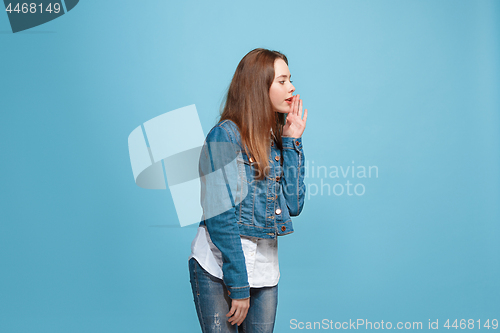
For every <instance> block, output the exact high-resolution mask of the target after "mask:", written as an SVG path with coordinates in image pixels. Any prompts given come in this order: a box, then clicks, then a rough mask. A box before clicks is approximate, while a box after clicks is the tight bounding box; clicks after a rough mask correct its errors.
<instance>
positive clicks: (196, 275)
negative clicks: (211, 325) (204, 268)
mask: <svg viewBox="0 0 500 333" xmlns="http://www.w3.org/2000/svg"><path fill="white" fill-rule="evenodd" d="M194 260H195V261H196V259H194ZM197 265H199V264H198V263H197V262H195V263H194V265H193V266H194V267H193V271H194V281H195V285H196V299H197V302H196V307H197V308H198V311H199V312H200V317H201V318H199V319H200V321H201V324H202V325H201V329H202V331H203V333H205V322H204V321H203V313H201V304H200V286H199V284H198V272H197V271H198V270H197V269H196V268H197Z"/></svg>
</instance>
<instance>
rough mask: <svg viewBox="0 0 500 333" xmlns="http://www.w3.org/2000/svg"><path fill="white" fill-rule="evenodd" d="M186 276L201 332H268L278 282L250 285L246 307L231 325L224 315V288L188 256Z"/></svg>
mask: <svg viewBox="0 0 500 333" xmlns="http://www.w3.org/2000/svg"><path fill="white" fill-rule="evenodd" d="M189 275H190V282H191V288H192V290H193V297H194V304H195V306H196V312H197V314H198V320H199V321H200V326H201V330H202V332H203V333H215V332H217V333H235V332H244V333H256V332H259V333H271V332H273V329H274V320H275V318H276V307H277V305H278V285H276V286H274V287H263V288H250V308H249V309H248V314H247V316H246V318H245V320H244V321H243V323H241V326H239V328H238V326H237V325H236V324H235V325H231V324H230V323H229V321H228V317H226V314H227V313H228V312H229V310H230V309H231V298H229V296H228V295H227V288H226V286H225V285H224V282H223V281H222V280H221V279H218V278H216V277H214V276H212V275H211V274H209V273H208V272H207V271H205V270H204V269H203V267H201V266H200V264H198V262H197V261H196V260H195V259H194V258H191V259H189Z"/></svg>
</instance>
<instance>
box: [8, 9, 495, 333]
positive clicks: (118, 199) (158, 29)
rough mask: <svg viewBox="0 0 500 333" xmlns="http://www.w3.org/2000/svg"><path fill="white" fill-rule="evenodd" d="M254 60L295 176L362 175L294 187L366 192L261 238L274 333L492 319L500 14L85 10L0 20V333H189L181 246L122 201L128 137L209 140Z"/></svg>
mask: <svg viewBox="0 0 500 333" xmlns="http://www.w3.org/2000/svg"><path fill="white" fill-rule="evenodd" d="M255 47H265V48H271V49H275V50H279V51H282V52H284V53H285V54H286V55H287V56H288V58H289V65H290V71H291V73H292V80H293V81H294V85H295V86H296V88H297V91H296V92H297V93H300V94H301V97H302V98H303V100H304V105H305V107H307V108H308V110H309V118H308V121H307V129H306V131H305V133H304V136H303V140H304V149H305V150H304V151H305V154H306V159H307V161H308V162H309V165H311V163H312V162H314V165H316V166H317V165H322V166H326V167H328V168H329V167H330V166H338V167H340V166H343V167H344V168H346V167H347V166H352V165H356V166H359V165H362V166H366V167H368V166H377V167H378V171H379V172H378V177H374V176H373V174H372V177H371V178H366V179H358V178H354V179H353V178H352V177H351V178H349V176H347V178H343V177H342V176H341V177H340V178H336V179H333V178H324V179H320V178H317V177H316V178H315V177H312V176H311V175H310V176H309V177H308V178H307V179H306V183H307V184H308V187H309V191H310V192H309V194H310V193H311V191H312V188H313V187H314V186H315V184H316V186H318V185H319V184H320V182H321V180H322V181H323V182H324V183H328V184H331V185H334V184H336V183H341V184H345V183H346V181H347V180H350V182H351V183H353V184H356V183H363V184H364V186H365V188H366V191H365V193H364V194H363V195H361V196H357V195H353V196H349V195H347V194H346V193H344V194H343V195H340V196H336V195H334V194H331V195H327V194H325V193H324V194H323V195H320V194H319V193H318V195H316V196H310V197H309V198H308V199H307V200H306V203H305V207H304V210H303V212H302V214H301V215H300V216H299V217H297V218H295V219H294V227H295V233H293V234H291V235H288V236H285V237H282V238H280V239H279V253H280V271H281V278H280V284H279V306H278V315H277V321H276V329H275V331H276V332H288V331H292V330H291V329H290V320H292V319H296V320H297V321H301V322H308V321H309V322H312V321H321V320H322V319H325V318H326V319H329V320H333V321H334V322H336V321H339V322H343V321H349V319H351V320H356V319H358V318H362V319H367V320H369V321H371V322H380V321H381V320H384V322H387V321H391V322H392V323H393V325H394V326H395V325H396V323H397V322H398V321H401V322H406V321H410V322H413V321H420V322H422V323H423V326H424V329H425V330H427V325H428V320H429V319H431V321H435V320H436V319H439V326H440V330H446V329H444V328H442V325H443V324H444V322H445V321H446V319H452V320H454V319H474V320H478V319H480V320H481V323H484V321H485V320H486V319H490V321H491V319H493V318H496V319H500V302H499V296H500V286H499V276H500V242H499V238H500V227H499V221H500V209H499V203H500V177H499V170H500V128H499V125H500V112H499V111H500V97H499V91H500V66H499V65H500V61H499V59H500V2H498V1H486V0H481V1H464V0H460V1H451V0H442V1H434V0H433V1H424V0H421V1H401V0H397V1H396V0H394V1H390V0H378V1H360V0H355V1H337V0H335V1H333V0H332V1H290V0H288V1H271V2H264V1H252V2H240V1H210V2H206V1H177V2H173V1H169V2H166V1H159V0H153V1H147V2H139V1H118V0H113V1H95V0H94V1H92V0H87V1H80V3H79V4H78V5H77V6H76V7H75V8H74V9H73V10H72V11H71V12H70V13H68V14H66V15H63V16H61V17H60V18H58V19H56V20H54V21H51V22H48V23H46V24H44V25H41V26H38V27H35V28H33V29H30V30H27V31H25V32H20V33H16V34H13V33H12V32H11V30H10V26H9V22H8V18H7V13H4V14H0V50H1V52H0V61H1V65H0V66H1V67H0V68H1V70H0V101H1V102H0V109H1V115H2V121H1V127H0V133H1V141H0V145H1V146H0V149H1V152H2V163H1V169H0V170H1V176H2V185H1V198H0V199H1V201H0V209H1V210H0V214H1V215H0V219H1V224H0V269H1V273H0V332H198V331H199V324H198V321H197V317H196V312H195V308H194V304H193V300H192V294H191V289H190V284H189V274H188V266H187V258H188V256H189V253H190V244H191V241H192V239H193V237H194V235H195V233H196V228H194V227H186V228H180V227H178V225H179V223H178V219H177V215H176V212H175V208H174V205H173V202H172V199H171V196H170V192H169V191H168V190H166V191H165V190H164V191H160V190H145V189H142V188H139V187H138V186H137V185H135V183H134V179H133V175H132V170H131V166H130V160H129V156H128V147H127V137H128V135H129V134H130V132H131V131H132V130H133V129H134V128H136V127H137V126H139V125H140V124H142V123H144V122H145V121H147V120H149V119H151V118H153V117H155V116H158V115H160V114H163V113H165V112H167V111H170V110H174V109H177V108H180V107H183V106H186V105H190V104H196V107H197V109H198V113H199V115H200V119H201V123H202V126H203V129H204V131H205V133H207V132H208V131H209V130H210V128H211V127H212V126H213V125H214V124H215V123H216V121H217V116H218V110H219V106H220V103H221V101H222V97H223V95H224V91H225V89H226V88H227V86H228V84H229V82H230V80H231V77H232V74H233V73H234V70H235V68H236V65H237V64H238V62H239V60H240V59H241V58H242V57H243V56H244V55H245V54H246V53H247V52H248V51H250V50H251V49H253V48H255ZM172 144H175V142H172ZM353 161H354V163H353ZM482 329H484V328H482ZM454 330H455V329H452V331H454ZM474 330H477V322H476V324H475V329H474ZM467 331H471V330H467Z"/></svg>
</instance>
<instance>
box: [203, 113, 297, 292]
mask: <svg viewBox="0 0 500 333" xmlns="http://www.w3.org/2000/svg"><path fill="white" fill-rule="evenodd" d="M214 143H217V144H219V145H220V144H226V146H225V147H227V149H226V148H224V150H225V151H226V152H224V154H223V155H224V156H223V158H221V157H220V156H221V155H220V154H217V153H216V152H215V149H210V148H208V147H210V146H211V145H213V144H214ZM282 143H283V150H282V151H280V149H279V148H278V147H277V144H276V142H274V141H271V142H270V146H271V151H270V156H269V171H270V172H269V177H266V178H265V179H263V180H257V179H255V173H256V169H255V168H254V167H255V161H254V160H253V159H252V158H251V157H249V156H248V155H247V154H246V152H245V150H244V149H243V147H242V144H241V137H240V133H239V130H238V126H237V125H236V124H235V123H234V122H232V121H231V120H223V121H220V122H219V123H218V124H217V125H216V126H214V128H212V130H211V131H210V132H209V133H208V135H207V137H206V139H205V146H204V149H203V150H202V153H201V156H200V179H202V186H201V187H202V199H201V201H202V207H203V213H204V216H203V218H202V221H201V223H200V225H206V227H207V230H208V232H209V234H210V238H211V240H212V242H213V243H214V245H215V246H217V248H218V249H219V250H220V252H221V254H222V262H223V264H222V272H223V279H224V284H225V285H226V287H227V288H228V291H229V295H230V297H231V298H232V299H242V298H247V297H249V296H250V286H249V284H248V277H247V272H246V265H245V257H244V254H243V250H242V248H241V239H240V235H244V236H251V237H259V238H275V237H277V236H282V235H287V234H290V233H292V232H293V226H292V220H291V219H290V216H297V215H299V214H300V212H301V211H302V207H303V205H304V196H305V185H304V153H303V150H302V139H301V138H298V139H296V138H290V137H282ZM205 147H207V149H205ZM229 150H231V151H230V152H229V153H227V152H228V151H229ZM226 153H227V154H226ZM228 156H229V157H228ZM233 158H234V160H233ZM223 159H226V161H220V160H223ZM230 160H233V162H236V163H233V165H234V166H235V167H234V169H233V171H234V172H233V173H231V170H230V169H228V168H226V169H225V168H224V167H223V166H224V165H229V164H228V163H229V161H230ZM218 169H219V170H218ZM221 170H223V172H222V173H221V172H220V171H221ZM214 171H219V174H220V175H221V176H220V177H219V179H223V180H222V181H219V182H218V184H217V183H214V182H210V180H208V181H205V180H204V178H207V174H208V173H212V174H213V172H214ZM222 175H223V178H222ZM235 175H237V176H238V177H236V176H235ZM221 193H223V194H221ZM222 195H223V196H224V198H222ZM207 198H208V201H207ZM221 198H222V199H221ZM225 198H227V199H225ZM210 201H212V202H210ZM223 201H227V202H228V203H227V204H226V207H224V208H222V209H220V207H218V208H219V210H220V211H221V213H220V214H217V213H213V212H211V213H210V214H207V211H209V210H211V209H214V208H210V207H213V204H214V202H216V205H217V206H220V205H221V202H223ZM216 214H217V215H216ZM214 215H215V216H214Z"/></svg>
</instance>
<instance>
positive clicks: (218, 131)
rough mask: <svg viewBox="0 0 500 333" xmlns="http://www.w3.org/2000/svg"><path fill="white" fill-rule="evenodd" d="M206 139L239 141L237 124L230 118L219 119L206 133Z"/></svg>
mask: <svg viewBox="0 0 500 333" xmlns="http://www.w3.org/2000/svg"><path fill="white" fill-rule="evenodd" d="M207 141H231V142H235V143H239V142H240V131H239V129H238V125H236V123H235V122H234V121H232V120H230V119H223V120H221V121H219V122H218V123H217V124H216V125H215V126H214V127H212V129H211V130H210V132H209V133H208V135H207Z"/></svg>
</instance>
